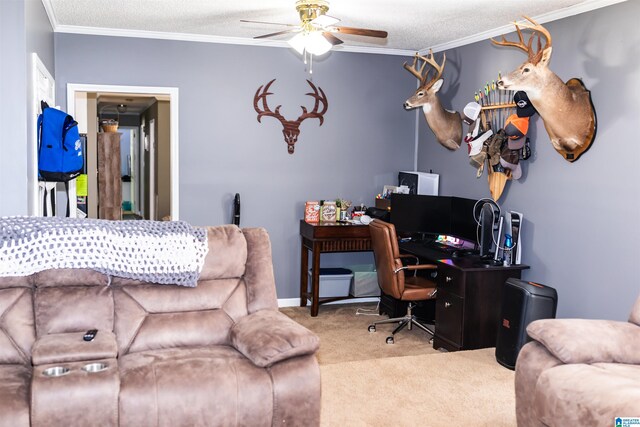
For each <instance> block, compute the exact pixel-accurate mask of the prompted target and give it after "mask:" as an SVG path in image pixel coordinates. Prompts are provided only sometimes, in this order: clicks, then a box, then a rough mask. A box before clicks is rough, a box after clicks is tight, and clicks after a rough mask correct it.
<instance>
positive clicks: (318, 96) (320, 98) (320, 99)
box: [276, 80, 329, 126]
mask: <svg viewBox="0 0 640 427" xmlns="http://www.w3.org/2000/svg"><path fill="white" fill-rule="evenodd" d="M307 83H309V86H311V89H313V93H311V92H310V93H306V94H305V95H309V96H312V97H313V98H314V99H315V100H316V102H315V104H314V105H313V110H312V111H311V112H310V113H308V112H307V109H306V108H305V107H304V105H301V106H300V107H301V108H302V115H301V116H300V117H298V120H297V121H298V123H301V122H302V121H303V120H304V119H318V120H320V126H322V123H323V122H324V113H326V112H327V107H328V106H329V103H328V102H327V96H326V95H325V94H324V91H323V90H322V88H316V87H315V85H314V84H313V83H311V81H309V80H307ZM318 90H320V93H318ZM320 103H322V111H320V112H318V107H319V106H320ZM276 111H277V110H276Z"/></svg>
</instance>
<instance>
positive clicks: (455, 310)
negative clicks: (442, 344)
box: [436, 290, 464, 347]
mask: <svg viewBox="0 0 640 427" xmlns="http://www.w3.org/2000/svg"><path fill="white" fill-rule="evenodd" d="M463 304H464V300H463V299H462V298H460V297H459V296H456V295H453V294H450V293H449V292H447V291H440V290H439V291H438V296H437V298H436V336H438V337H440V338H444V339H446V340H448V341H450V342H452V343H454V344H456V345H458V346H460V347H462V322H463Z"/></svg>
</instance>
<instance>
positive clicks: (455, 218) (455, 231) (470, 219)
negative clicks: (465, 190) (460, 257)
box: [450, 197, 479, 244]
mask: <svg viewBox="0 0 640 427" xmlns="http://www.w3.org/2000/svg"><path fill="white" fill-rule="evenodd" d="M477 202H478V201H477V200H474V199H465V198H463V197H452V198H451V233H450V234H451V235H452V236H454V237H458V238H460V239H464V240H466V241H468V242H471V243H476V244H477V243H478V239H479V235H478V223H477V222H476V219H475V218H474V208H475V206H476V203H477Z"/></svg>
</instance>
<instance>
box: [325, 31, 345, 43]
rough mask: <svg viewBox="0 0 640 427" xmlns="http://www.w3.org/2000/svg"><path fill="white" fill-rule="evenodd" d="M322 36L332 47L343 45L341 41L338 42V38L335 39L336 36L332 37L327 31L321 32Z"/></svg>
mask: <svg viewBox="0 0 640 427" xmlns="http://www.w3.org/2000/svg"><path fill="white" fill-rule="evenodd" d="M322 35H323V36H324V38H325V39H327V41H328V42H329V43H331V44H332V45H333V46H335V45H338V44H342V43H344V42H343V41H342V40H340V39H339V38H337V37H336V36H334V35H333V34H331V33H329V32H327V31H323V32H322Z"/></svg>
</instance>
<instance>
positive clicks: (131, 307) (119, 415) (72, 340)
mask: <svg viewBox="0 0 640 427" xmlns="http://www.w3.org/2000/svg"><path fill="white" fill-rule="evenodd" d="M208 242H209V252H208V254H207V257H206V259H205V263H204V267H203V270H202V272H201V275H200V278H199V280H198V285H197V287H195V288H190V287H183V286H176V285H159V284H150V283H145V282H139V281H133V280H129V279H123V278H118V277H108V276H106V275H104V274H101V273H98V272H96V271H93V270H87V269H83V270H80V269H78V270H71V269H70V270H66V269H60V270H47V271H43V272H39V273H36V274H34V275H32V276H28V277H4V278H0V426H3V427H4V426H11V427H22V426H30V425H31V426H33V427H38V426H117V425H120V426H136V427H142V426H214V425H215V426H287V425H291V426H302V425H303V426H313V425H318V424H319V418H320V372H319V368H318V363H317V361H316V357H315V352H316V350H317V349H318V344H319V341H318V338H317V337H316V336H315V335H314V334H312V333H311V332H310V331H308V330H307V329H305V328H303V327H302V326H300V325H298V324H297V323H295V322H294V321H292V320H291V319H289V318H288V317H286V316H285V315H283V314H281V313H279V312H278V308H277V301H276V291H275V283H274V276H273V268H272V261H271V246H270V242H269V238H268V235H267V233H266V231H265V230H263V229H258V228H253V229H242V230H241V229H240V228H238V227H236V226H231V225H229V226H219V227H209V228H208ZM90 329H97V330H98V332H97V334H96V336H95V339H94V340H93V341H84V340H83V335H84V333H85V332H86V331H87V330H90Z"/></svg>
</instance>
